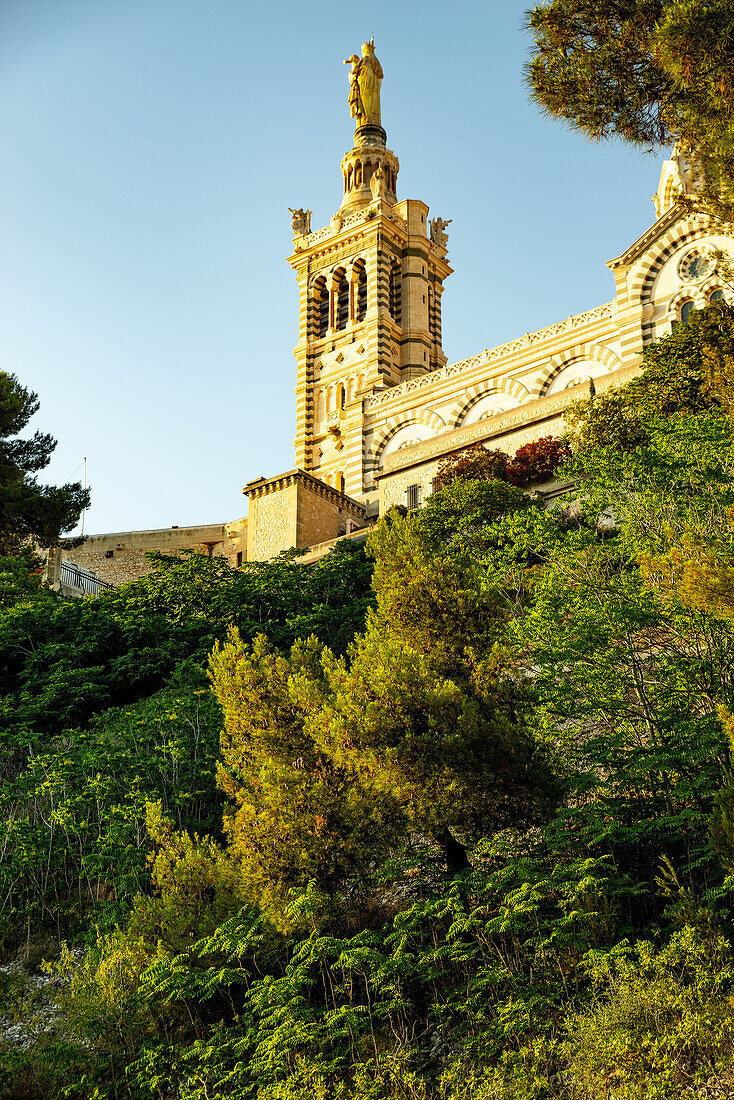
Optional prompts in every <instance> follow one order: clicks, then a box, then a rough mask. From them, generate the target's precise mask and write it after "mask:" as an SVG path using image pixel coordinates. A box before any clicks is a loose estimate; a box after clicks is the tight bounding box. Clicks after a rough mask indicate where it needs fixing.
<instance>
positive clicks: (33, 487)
mask: <svg viewBox="0 0 734 1100" xmlns="http://www.w3.org/2000/svg"><path fill="white" fill-rule="evenodd" d="M38 407H39V402H38V397H37V396H36V394H35V393H31V391H30V390H27V389H26V388H25V387H24V386H21V384H20V382H19V381H18V379H17V378H16V377H15V375H14V374H8V373H7V371H0V555H3V556H6V555H12V554H17V553H20V552H22V548H23V546H24V544H25V543H27V542H28V540H29V539H32V540H35V541H36V542H37V543H38V544H39V545H40V546H55V545H56V544H57V543H58V541H59V537H60V535H61V534H62V533H63V532H65V531H69V530H71V528H72V527H73V526H74V525H75V524H76V522H77V520H78V519H79V516H80V514H81V512H82V510H83V509H84V508H86V507H88V505H89V491H88V490H87V489H82V487H81V485H80V484H79V482H75V483H74V484H69V485H62V486H60V487H56V486H51V485H39V484H38V481H37V480H36V476H35V475H36V474H37V473H38V472H39V470H43V469H44V468H45V467H46V466H48V464H49V462H50V461H51V455H52V453H53V451H54V448H55V447H56V440H55V439H53V437H52V436H50V435H48V434H46V433H44V432H35V433H34V435H33V436H32V437H31V438H30V439H21V438H18V433H19V432H22V431H23V429H24V428H25V427H26V425H27V424H28V421H29V420H30V419H31V417H32V416H33V415H34V413H36V412H37V411H38Z"/></svg>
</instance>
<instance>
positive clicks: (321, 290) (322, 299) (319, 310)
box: [313, 275, 329, 340]
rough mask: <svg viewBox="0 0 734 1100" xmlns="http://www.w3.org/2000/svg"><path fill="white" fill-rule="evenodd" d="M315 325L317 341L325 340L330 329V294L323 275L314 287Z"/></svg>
mask: <svg viewBox="0 0 734 1100" xmlns="http://www.w3.org/2000/svg"><path fill="white" fill-rule="evenodd" d="M313 324H314V335H315V336H316V339H317V340H323V338H324V336H326V333H327V332H328V329H329V293H328V291H327V289H326V278H325V277H324V276H323V275H321V276H319V278H318V279H317V280H316V282H315V283H314V285H313Z"/></svg>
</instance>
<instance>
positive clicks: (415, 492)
mask: <svg viewBox="0 0 734 1100" xmlns="http://www.w3.org/2000/svg"><path fill="white" fill-rule="evenodd" d="M405 496H406V503H407V506H408V511H410V512H413V511H415V509H416V508H420V506H421V486H420V485H409V486H408V488H407V489H406V490H405Z"/></svg>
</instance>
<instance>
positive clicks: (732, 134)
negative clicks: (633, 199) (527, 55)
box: [526, 0, 734, 221]
mask: <svg viewBox="0 0 734 1100" xmlns="http://www.w3.org/2000/svg"><path fill="white" fill-rule="evenodd" d="M528 24H529V27H530V29H531V31H532V33H533V35H534V38H535V51H534V52H535V56H534V57H533V59H532V60H531V61H530V63H529V65H528V66H527V69H526V77H527V81H528V84H529V85H530V88H531V91H532V95H533V98H534V99H535V101H536V103H538V104H539V105H540V106H541V108H542V109H543V110H544V111H546V113H548V114H550V115H553V116H554V117H556V118H561V119H563V120H564V121H566V122H568V123H570V125H571V126H573V127H575V128H576V129H579V130H581V131H582V133H585V134H587V135H588V136H589V137H590V138H592V139H594V140H599V139H601V138H610V137H614V136H618V137H621V138H623V139H624V140H625V141H628V142H631V143H632V144H634V145H638V146H642V147H643V148H649V147H650V146H660V145H664V144H669V143H670V142H672V141H679V142H680V143H681V144H682V145H683V147H684V148H686V149H687V150H689V151H692V153H693V154H694V155H695V159H696V166H697V169H698V172H699V174H700V177H701V178H702V180H703V200H704V203H705V205H706V207H707V209H708V210H709V211H710V212H711V213H713V214H714V215H717V216H719V217H721V218H723V219H724V220H727V221H732V220H733V219H734V189H733V188H732V182H731V181H732V179H733V178H734V152H733V150H734V116H732V113H731V102H732V98H733V97H734V10H733V9H732V6H731V4H730V3H729V0H709V2H707V3H705V4H702V3H700V2H699V0H608V2H605V3H603V4H598V3H595V2H594V0H547V2H546V3H542V4H537V5H536V6H535V7H533V8H532V9H531V10H530V11H529V12H528Z"/></svg>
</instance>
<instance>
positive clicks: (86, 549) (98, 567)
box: [64, 520, 247, 585]
mask: <svg viewBox="0 0 734 1100" xmlns="http://www.w3.org/2000/svg"><path fill="white" fill-rule="evenodd" d="M230 534H231V537H229V536H230ZM246 539H247V521H246V520H237V521H235V522H234V523H231V524H223V523H215V524H205V525H203V526H198V527H170V528H162V529H159V530H152V531H117V532H113V533H111V534H106V535H91V536H90V537H89V538H87V539H85V540H84V542H83V543H82V545H81V546H77V547H75V548H74V549H73V550H69V551H65V553H64V557H65V558H66V559H67V560H68V561H70V562H73V563H74V564H75V565H78V566H81V567H82V568H84V569H91V570H92V572H94V573H96V574H97V576H98V577H99V578H100V580H103V581H105V582H106V583H107V584H112V585H119V584H124V583H125V582H126V581H131V580H135V579H136V578H137V577H142V576H146V575H147V574H148V573H150V572H152V570H153V566H152V565H151V563H150V562H149V561H148V560H147V559H146V556H145V555H146V554H148V553H150V552H151V551H153V550H157V551H159V552H160V553H162V554H171V555H175V556H182V553H183V551H184V550H195V551H197V552H198V553H201V554H206V555H207V556H211V557H226V558H227V560H228V561H229V562H230V564H232V565H236V564H237V553H238V552H241V553H242V554H243V557H242V560H243V561H244V560H245V559H246V554H245V552H244V551H245V548H246Z"/></svg>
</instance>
